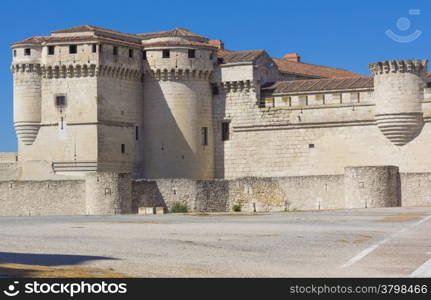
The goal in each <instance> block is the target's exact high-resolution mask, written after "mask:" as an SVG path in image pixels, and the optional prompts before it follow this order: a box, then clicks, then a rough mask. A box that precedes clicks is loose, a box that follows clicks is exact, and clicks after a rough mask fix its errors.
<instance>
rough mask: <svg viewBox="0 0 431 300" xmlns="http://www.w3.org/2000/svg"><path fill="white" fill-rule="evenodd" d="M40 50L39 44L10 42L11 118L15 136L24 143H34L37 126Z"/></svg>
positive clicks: (38, 122)
mask: <svg viewBox="0 0 431 300" xmlns="http://www.w3.org/2000/svg"><path fill="white" fill-rule="evenodd" d="M41 51H42V48H41V46H40V45H39V44H33V43H29V44H22V43H20V44H18V45H14V46H12V52H13V61H12V66H11V71H12V73H13V121H14V126H15V130H16V133H17V136H18V139H19V140H20V141H21V142H22V143H23V144H24V145H31V144H33V142H34V140H35V139H36V136H37V133H38V131H39V127H40V121H41V73H40V59H41Z"/></svg>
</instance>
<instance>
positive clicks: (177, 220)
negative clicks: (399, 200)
mask: <svg viewBox="0 0 431 300" xmlns="http://www.w3.org/2000/svg"><path fill="white" fill-rule="evenodd" d="M430 232H431V207H428V208H383V209H360V210H333V211H318V212H286V213H273V214H267V215H254V216H250V215H241V216H229V215H218V216H198V215H197V216H193V215H173V214H171V215H164V216H163V215H162V216H160V215H157V216H138V215H128V216H112V217H86V216H73V217H2V218H0V236H1V240H0V247H1V248H0V275H2V274H1V273H2V271H1V270H3V275H5V274H7V273H8V269H7V266H8V265H9V266H12V265H13V264H18V265H20V266H22V265H40V266H47V267H54V268H63V267H64V266H73V267H75V268H76V267H77V266H81V267H82V266H83V267H85V268H87V267H90V268H97V270H107V271H109V272H114V273H115V274H118V273H124V274H126V275H130V276H140V277H141V276H144V277H201V276H205V277H207V276H210V277H220V276H222V277H255V276H258V277H291V276H295V277H297V276H299V277H313V276H316V277H327V276H329V277H339V276H359V277H363V276H364V277H374V276H385V277H391V276H396V277H399V276H402V277H407V276H412V275H413V276H427V277H431V234H430ZM2 266H3V269H2ZM11 268H12V267H11ZM117 272H118V273H117ZM24 275H25V274H24ZM27 275H28V274H27Z"/></svg>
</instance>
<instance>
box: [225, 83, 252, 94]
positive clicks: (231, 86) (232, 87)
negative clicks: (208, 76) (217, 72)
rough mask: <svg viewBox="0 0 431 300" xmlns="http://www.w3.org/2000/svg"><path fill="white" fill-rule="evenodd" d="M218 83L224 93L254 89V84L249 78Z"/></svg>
mask: <svg viewBox="0 0 431 300" xmlns="http://www.w3.org/2000/svg"><path fill="white" fill-rule="evenodd" d="M220 85H221V87H222V89H223V91H224V92H225V93H237V92H246V93H248V92H250V91H255V86H254V84H253V82H252V81H251V80H238V81H224V82H221V83H220Z"/></svg>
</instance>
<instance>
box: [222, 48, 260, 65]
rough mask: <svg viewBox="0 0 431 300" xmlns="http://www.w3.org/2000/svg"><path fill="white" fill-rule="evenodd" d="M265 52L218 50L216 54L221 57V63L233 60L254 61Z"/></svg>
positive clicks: (232, 61) (233, 61)
mask: <svg viewBox="0 0 431 300" xmlns="http://www.w3.org/2000/svg"><path fill="white" fill-rule="evenodd" d="M263 53H265V50H249V51H230V50H219V51H217V56H219V57H222V58H223V63H235V62H252V61H255V60H256V58H258V57H259V56H260V55H262V54H263Z"/></svg>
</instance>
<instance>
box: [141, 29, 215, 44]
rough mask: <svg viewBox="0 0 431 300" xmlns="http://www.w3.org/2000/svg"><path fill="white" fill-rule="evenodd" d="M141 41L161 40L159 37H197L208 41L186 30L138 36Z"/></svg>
mask: <svg viewBox="0 0 431 300" xmlns="http://www.w3.org/2000/svg"><path fill="white" fill-rule="evenodd" d="M137 36H139V37H140V38H141V39H143V40H148V39H153V38H159V37H176V36H179V37H197V38H201V39H203V40H206V41H208V39H207V38H206V37H203V36H202V35H199V34H197V33H194V32H191V31H190V30H188V29H184V28H175V29H172V30H168V31H159V32H149V33H139V34H137Z"/></svg>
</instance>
